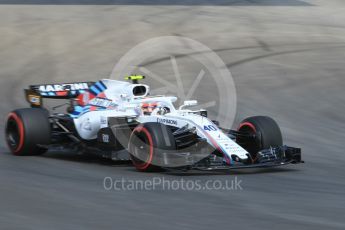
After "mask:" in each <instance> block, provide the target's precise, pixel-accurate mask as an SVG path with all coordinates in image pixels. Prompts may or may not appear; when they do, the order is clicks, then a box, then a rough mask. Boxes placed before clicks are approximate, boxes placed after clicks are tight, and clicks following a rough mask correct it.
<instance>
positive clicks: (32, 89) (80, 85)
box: [25, 82, 95, 107]
mask: <svg viewBox="0 0 345 230" xmlns="http://www.w3.org/2000/svg"><path fill="white" fill-rule="evenodd" d="M94 84H95V82H74V83H63V84H43V85H30V86H29V89H25V97H26V100H27V101H28V102H29V103H30V104H31V106H32V107H41V106H42V104H43V103H42V99H43V98H51V99H71V98H76V97H77V96H78V95H79V94H81V93H84V92H86V91H87V90H88V89H89V88H90V87H91V86H92V85H94Z"/></svg>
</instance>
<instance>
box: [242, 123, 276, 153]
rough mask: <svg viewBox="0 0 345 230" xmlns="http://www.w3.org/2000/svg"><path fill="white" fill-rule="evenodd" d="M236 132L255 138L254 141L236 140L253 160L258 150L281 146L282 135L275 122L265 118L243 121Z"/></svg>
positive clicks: (246, 139)
mask: <svg viewBox="0 0 345 230" xmlns="http://www.w3.org/2000/svg"><path fill="white" fill-rule="evenodd" d="M238 131H240V132H245V133H249V134H252V135H253V136H254V137H255V138H254V139H248V138H243V137H238V138H237V143H238V144H240V145H241V146H242V147H243V148H244V149H246V150H247V151H248V152H249V153H250V154H251V156H252V158H253V159H255V158H256V154H257V152H259V151H260V150H263V149H268V148H271V147H277V146H282V145H283V138H282V134H281V131H280V128H279V126H278V124H277V122H275V121H274V120H273V119H272V118H270V117H267V116H254V117H248V118H246V119H244V120H243V121H242V122H241V123H240V125H239V127H238Z"/></svg>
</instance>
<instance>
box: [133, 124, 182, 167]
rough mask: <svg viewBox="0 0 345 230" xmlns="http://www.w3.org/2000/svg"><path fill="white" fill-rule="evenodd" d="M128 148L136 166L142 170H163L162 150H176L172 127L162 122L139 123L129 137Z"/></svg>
mask: <svg viewBox="0 0 345 230" xmlns="http://www.w3.org/2000/svg"><path fill="white" fill-rule="evenodd" d="M128 149H129V152H130V156H131V160H132V163H133V165H134V166H135V168H136V169H137V170H139V171H141V172H153V171H162V168H161V167H160V166H159V161H158V156H159V154H160V153H161V151H165V150H176V143H175V138H174V136H173V134H172V131H171V129H170V128H169V127H168V126H166V125H163V124H160V123H151V122H150V123H145V124H141V125H138V126H137V127H136V128H135V129H134V130H133V132H132V134H131V137H130V139H129V144H128Z"/></svg>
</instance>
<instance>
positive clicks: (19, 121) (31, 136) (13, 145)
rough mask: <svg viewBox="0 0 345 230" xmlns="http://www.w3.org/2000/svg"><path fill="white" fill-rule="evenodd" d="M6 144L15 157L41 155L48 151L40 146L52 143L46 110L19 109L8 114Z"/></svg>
mask: <svg viewBox="0 0 345 230" xmlns="http://www.w3.org/2000/svg"><path fill="white" fill-rule="evenodd" d="M5 136H6V142H7V145H8V147H9V149H10V150H11V152H12V154H13V155H17V156H30V155H41V154H43V153H45V152H46V151H47V148H44V147H42V146H40V145H48V144H49V143H50V141H51V126H50V122H49V118H48V113H47V111H46V110H44V109H39V108H26V109H17V110H14V111H13V112H11V113H9V114H8V117H7V123H6V129H5Z"/></svg>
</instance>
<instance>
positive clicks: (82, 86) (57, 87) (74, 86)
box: [38, 82, 89, 92]
mask: <svg viewBox="0 0 345 230" xmlns="http://www.w3.org/2000/svg"><path fill="white" fill-rule="evenodd" d="M88 88H89V85H88V83H86V82H85V83H70V84H54V85H41V86H39V88H38V89H39V91H41V92H59V91H71V90H86V89H88Z"/></svg>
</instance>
